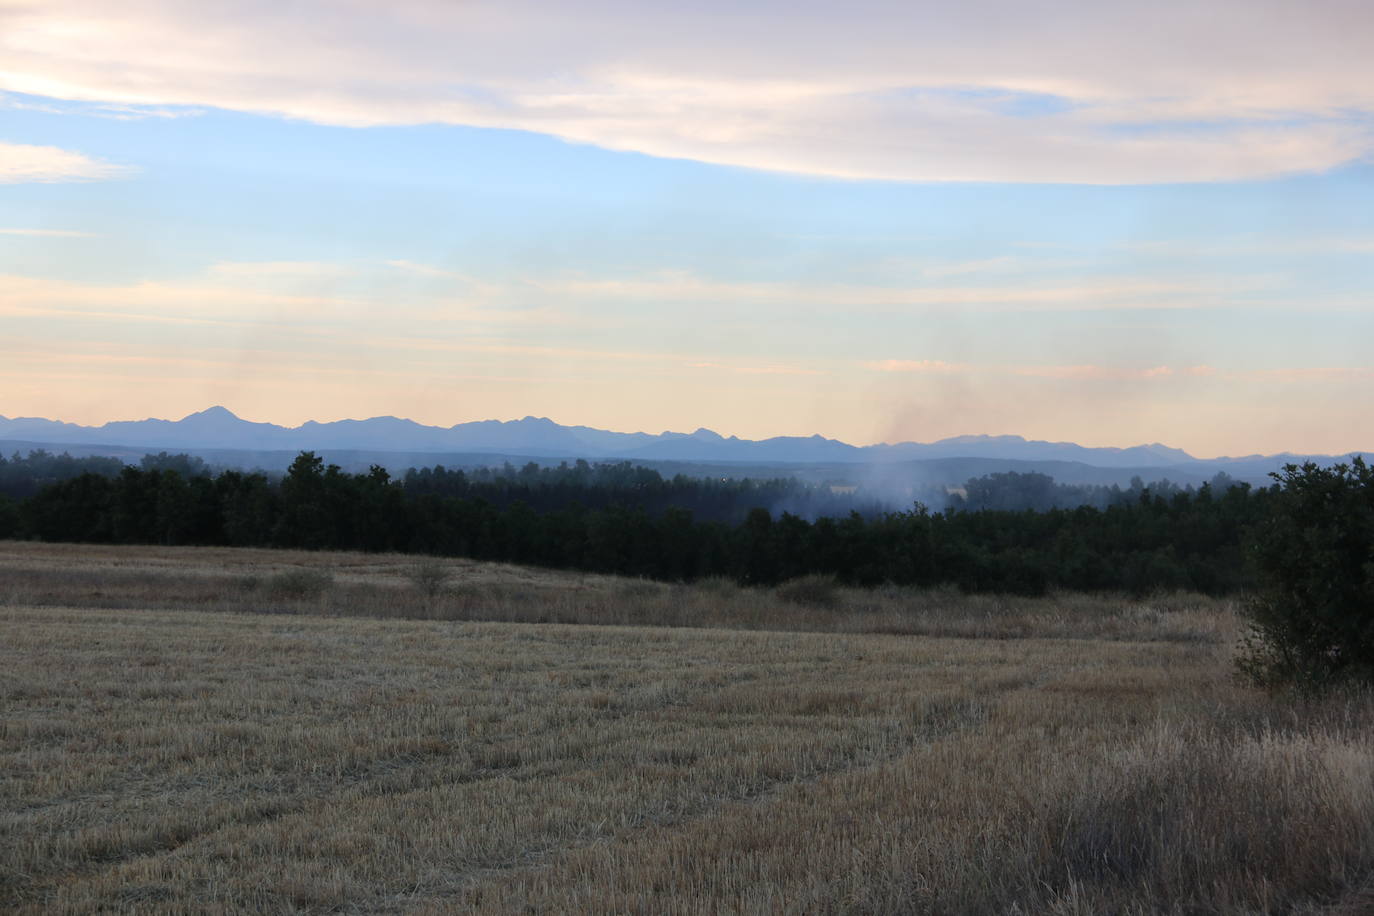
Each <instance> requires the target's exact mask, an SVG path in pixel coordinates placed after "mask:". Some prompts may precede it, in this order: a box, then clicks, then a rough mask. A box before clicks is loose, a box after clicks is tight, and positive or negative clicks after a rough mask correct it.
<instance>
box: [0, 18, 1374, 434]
mask: <svg viewBox="0 0 1374 916" xmlns="http://www.w3.org/2000/svg"><path fill="white" fill-rule="evenodd" d="M1370 34H1374V6H1370V5H1369V4H1367V3H1360V2H1353V0H1322V2H1315V3H1310V4H1302V5H1299V4H1259V5H1256V4H1253V3H1249V2H1243V0H1214V2H1209V3H1208V4H1204V5H1202V6H1199V5H1198V4H1195V3H1187V2H1183V0H1163V2H1155V3H1150V4H1144V3H1117V4H1097V3H1089V2H1086V0H1052V2H1050V3H1048V4H1036V5H1027V4H1022V3H1015V2H1012V0H973V2H970V3H967V4H961V5H958V6H954V7H951V6H949V5H948V4H934V3H926V2H917V3H900V4H899V3H889V2H880V0H863V2H860V3H858V4H857V5H854V4H851V5H848V6H846V7H844V8H843V9H841V8H839V7H827V6H824V5H820V6H816V5H812V6H806V5H803V6H801V7H798V6H797V5H796V4H787V5H784V4H780V3H774V2H772V0H765V2H763V3H759V4H750V5H747V6H743V7H741V6H739V5H736V4H716V3H712V2H708V3H706V4H704V5H697V6H695V7H691V8H688V7H681V6H679V7H662V6H654V5H647V6H646V5H643V4H631V3H626V2H623V0H596V2H593V3H591V4H587V5H582V6H580V7H578V8H577V9H575V10H574V9H572V8H567V7H563V6H559V5H557V4H550V3H547V2H539V0H512V2H508V3H502V4H494V3H490V2H486V0H479V2H473V3H464V4H453V3H449V2H444V0H408V2H406V3H402V4H381V3H375V2H369V0H364V2H360V3H356V4H347V5H342V6H341V5H338V4H327V3H324V2H323V0H307V2H302V3H295V4H267V3H258V2H251V3H247V4H235V5H230V6H224V5H221V4H210V3H204V2H196V0H193V2H176V3H173V2H171V0H134V2H131V3H128V4H122V5H120V6H119V7H117V8H116V7H112V6H110V5H109V4H107V3H102V2H97V0H12V2H9V3H5V4H0V330H3V333H2V334H0V395H3V397H0V414H3V415H5V416H10V417H14V416H43V417H49V418H52V419H59V420H66V421H69V422H80V423H83V424H88V425H98V424H100V423H104V422H108V421H111V420H127V419H142V418H146V417H160V418H165V419H177V418H180V417H181V416H185V415H187V414H190V413H193V412H196V411H199V410H203V409H205V408H206V407H209V406H211V405H216V404H219V405H223V406H226V407H228V408H229V409H231V410H233V411H234V412H235V413H236V414H238V415H240V416H243V417H245V418H246V419H253V420H260V421H267V422H273V423H278V424H280V425H287V426H296V425H299V424H300V423H301V422H304V421H305V420H311V419H313V420H317V421H322V422H323V421H327V420H330V419H341V418H345V417H352V418H366V417H369V416H382V415H391V416H402V417H409V418H412V419H415V420H416V421H417V422H422V423H426V424H428V425H440V426H451V425H454V424H456V423H462V422H468V421H473V420H485V419H512V418H520V417H524V416H547V417H550V418H552V419H554V420H556V421H557V422H559V423H563V424H565V425H585V426H593V427H599V428H603V429H611V430H616V431H624V432H634V431H643V432H651V433H657V432H662V431H664V430H677V431H684V432H687V431H691V430H694V429H696V428H698V427H707V428H711V429H714V430H716V431H718V432H720V433H722V434H724V435H727V436H728V435H738V436H740V437H741V438H747V439H762V438H768V437H771V436H777V435H797V436H809V435H811V434H814V433H819V434H821V435H823V436H826V437H829V438H835V439H840V440H843V441H845V442H850V443H852V444H855V445H867V444H873V443H877V442H897V441H919V442H931V441H935V440H938V439H943V438H949V437H952V436H958V435H977V434H988V435H999V434H1015V435H1021V436H1024V437H1026V438H1027V439H1041V440H1048V441H1072V442H1078V443H1080V444H1083V445H1090V446H1118V447H1127V446H1131V445H1137V444H1142V443H1153V442H1159V443H1163V444H1166V445H1169V446H1173V447H1177V448H1182V449H1185V450H1187V451H1188V452H1190V453H1192V454H1194V455H1196V456H1198V457H1214V456H1220V455H1245V454H1254V453H1277V452H1285V451H1287V452H1298V453H1325V454H1342V453H1348V452H1350V451H1354V450H1374V410H1370V409H1369V408H1370V406H1371V397H1370V393H1369V392H1370V383H1371V382H1374V55H1370V54H1369V53H1368V48H1367V36H1368V35H1370Z"/></svg>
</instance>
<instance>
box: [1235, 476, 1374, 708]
mask: <svg viewBox="0 0 1374 916" xmlns="http://www.w3.org/2000/svg"><path fill="white" fill-rule="evenodd" d="M1274 477H1275V479H1276V480H1278V482H1279V491H1280V492H1279V493H1278V498H1277V499H1275V500H1274V509H1273V514H1272V517H1270V518H1269V519H1267V520H1266V523H1265V524H1263V525H1261V526H1260V528H1259V529H1258V530H1257V531H1256V532H1255V535H1254V546H1253V550H1254V559H1255V562H1256V566H1257V567H1258V572H1259V576H1260V583H1261V584H1260V588H1259V590H1258V591H1257V592H1256V593H1255V594H1254V596H1253V597H1251V598H1250V599H1249V600H1248V601H1247V602H1246V603H1245V605H1244V611H1245V613H1246V616H1248V617H1249V618H1250V624H1251V631H1250V635H1249V637H1248V639H1247V641H1246V651H1245V653H1244V654H1243V655H1242V657H1241V659H1240V661H1239V665H1240V669H1241V671H1242V672H1243V673H1244V674H1245V675H1247V676H1249V677H1250V678H1251V679H1252V680H1254V681H1255V682H1257V683H1260V684H1266V685H1280V684H1294V685H1296V686H1298V687H1300V688H1303V689H1308V690H1310V689H1315V688H1320V687H1324V686H1326V685H1328V684H1330V683H1333V682H1336V681H1341V680H1360V681H1366V682H1374V469H1371V468H1369V467H1367V466H1366V465H1365V463H1364V461H1363V460H1362V459H1360V458H1358V457H1357V458H1355V459H1354V460H1353V461H1352V462H1351V463H1350V464H1348V465H1347V464H1337V465H1335V466H1333V467H1329V468H1323V467H1318V466H1317V465H1316V464H1313V463H1311V462H1308V463H1306V464H1303V465H1302V466H1301V467H1299V466H1296V465H1291V464H1290V465H1288V466H1286V467H1285V468H1284V470H1283V473H1281V474H1275V475H1274Z"/></svg>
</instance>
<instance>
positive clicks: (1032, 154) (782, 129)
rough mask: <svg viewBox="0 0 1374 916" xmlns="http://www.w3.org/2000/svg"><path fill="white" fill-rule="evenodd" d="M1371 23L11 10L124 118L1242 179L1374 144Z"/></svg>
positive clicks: (25, 53)
mask: <svg viewBox="0 0 1374 916" xmlns="http://www.w3.org/2000/svg"><path fill="white" fill-rule="evenodd" d="M989 22H996V23H998V28H996V29H989V28H988V26H987V24H988V23H989ZM1371 31H1374V8H1371V7H1370V6H1369V5H1368V4H1360V3H1350V2H1344V0H1315V2H1313V3H1307V4H1260V5H1256V4H1254V3H1252V2H1248V0H1213V2H1211V3H1209V4H1207V10H1206V15H1203V14H1201V13H1199V12H1198V7H1197V5H1196V3H1194V2H1189V0H1159V2H1157V3H1152V4H1131V3H1118V4H1087V3H1066V4H1059V5H1052V6H1051V7H1050V8H1044V7H1042V6H1031V5H1027V4H1023V3H1017V2H1014V0H970V2H967V3H963V4H960V5H958V6H957V7H950V8H942V9H941V10H940V14H939V15H932V14H931V10H930V7H929V6H928V5H927V4H905V5H902V4H896V5H894V4H891V3H886V2H882V0H858V2H857V5H854V4H851V5H850V6H849V7H846V9H845V11H844V12H843V13H839V12H837V11H836V10H835V8H833V7H829V6H826V5H824V4H822V5H814V6H806V7H797V6H796V5H795V4H784V3H781V2H780V0H765V2H763V3H761V4H752V5H748V6H747V7H728V8H727V7H719V6H710V5H708V6H705V7H696V8H694V7H687V6H677V7H670V8H665V7H663V6H661V5H654V4H649V5H645V4H639V3H631V2H629V0H601V2H597V3H593V4H592V5H591V6H590V7H588V6H578V7H576V8H573V7H566V8H565V7H559V6H557V5H554V6H550V5H549V4H545V3H531V2H524V0H513V2H510V3H503V4H499V5H495V4H493V5H482V4H466V3H465V4H452V3H448V2H444V0H414V2H409V3H406V4H403V5H392V6H370V5H353V6H349V7H346V8H342V9H341V8H340V7H339V6H338V5H337V4H329V3H327V2H325V0H307V2H301V3H293V4H277V5H265V6H251V7H247V8H245V7H242V6H234V7H232V8H230V7H224V8H223V9H215V10H209V9H207V8H206V7H205V6H204V5H196V4H190V5H188V4H185V3H179V2H174V0H149V2H146V3H140V4H137V5H134V6H129V5H120V6H117V7H113V6H111V5H110V4H108V3H104V2H100V0H62V2H39V0H20V2H17V3H16V2H12V3H9V4H6V6H5V7H4V8H3V10H0V59H4V60H5V62H6V66H5V70H4V72H3V73H0V88H5V89H9V90H11V91H14V92H22V93H29V94H33V95H38V96H46V97H50V98H61V99H69V100H85V101H88V102H95V103H99V104H101V105H103V106H106V110H107V111H109V112H110V113H112V114H114V115H115V116H120V114H121V110H127V113H128V115H129V116H149V113H150V112H175V111H178V110H179V109H180V107H182V106H191V107H196V106H213V107H219V108H226V109H232V110H240V111H254V112H274V113H277V114H280V115H285V116H289V117H297V118H304V119H308V120H311V121H315V122H321V123H329V124H340V125H351V126H367V125H377V124H418V123H447V124H465V125H473V126H479V127H500V128H515V129H521V130H530V131H538V132H542V133H546V134H552V135H555V136H559V137H563V138H565V139H569V140H573V141H577V142H584V143H593V144H597V145H600V146H603V147H607V148H611V149H621V150H634V151H638V152H644V153H649V154H653V155H659V156H671V157H678V158H691V159H698V160H702V161H707V162H716V163H724V164H729V165H739V166H747V167H751V168H763V169H771V170H779V171H787V172H801V173H808V174H816V175H828V176H835V177H841V178H876V179H898V180H915V181H1041V182H1079V183H1082V182H1089V183H1107V184H1119V183H1141V182H1159V181H1170V182H1173V181H1217V180H1234V179H1247V178H1260V177H1266V176H1274V175H1282V174H1288V173H1292V172H1301V171H1319V170H1324V169H1329V168H1331V167H1333V166H1337V165H1340V164H1342V163H1346V162H1351V161H1353V160H1357V159H1360V158H1362V157H1365V156H1368V155H1369V154H1370V152H1371V150H1374V131H1371V128H1370V121H1369V118H1370V114H1371V112H1374V61H1372V60H1371V55H1369V53H1368V48H1367V42H1366V41H1364V40H1362V39H1363V37H1364V36H1367V35H1369V34H1370V33H1371ZM301 36H310V38H309V39H303V38H302V37H301ZM1272 48H1283V49H1286V53H1283V54H1275V53H1270V52H1268V51H1262V50H1260V49H1272ZM706 59H709V60H710V61H711V74H710V76H709V77H708V76H704V75H703V72H702V68H701V61H702V60H706ZM360 73H361V74H368V75H369V77H370V78H368V79H359V78H358V74H360ZM121 106H122V107H123V108H122V109H121Z"/></svg>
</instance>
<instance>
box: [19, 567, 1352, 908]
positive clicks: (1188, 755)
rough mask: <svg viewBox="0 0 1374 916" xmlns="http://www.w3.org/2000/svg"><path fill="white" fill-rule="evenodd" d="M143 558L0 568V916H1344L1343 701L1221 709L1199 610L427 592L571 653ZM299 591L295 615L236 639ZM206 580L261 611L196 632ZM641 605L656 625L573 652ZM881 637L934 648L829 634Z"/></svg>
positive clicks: (1347, 859)
mask: <svg viewBox="0 0 1374 916" xmlns="http://www.w3.org/2000/svg"><path fill="white" fill-rule="evenodd" d="M26 551H29V552H27V553H26ZM146 561H147V562H146V565H145V566H140V565H139V564H138V557H137V555H136V554H133V553H123V552H118V551H116V552H102V551H101V550H89V551H85V552H83V551H82V550H80V549H78V548H72V549H70V551H69V552H62V551H55V552H44V551H43V550H39V549H37V548H31V547H29V545H23V546H22V547H21V548H19V549H16V550H12V551H11V550H8V549H5V550H3V551H0V708H2V709H3V710H4V715H3V716H2V717H0V909H6V910H13V911H17V912H21V913H24V912H33V913H37V912H45V913H46V912H56V913H91V912H169V913H170V912H245V911H252V912H283V913H285V912H309V913H323V912H403V911H404V912H428V913H440V912H478V913H487V912H490V913H510V912H596V913H602V912H604V913H613V912H614V913H621V912H639V913H650V912H652V913H659V912H668V913H757V912H797V913H802V912H805V913H812V912H819V913H932V914H945V913H951V914H960V913H968V914H974V913H979V914H981V913H1022V914H1024V913H1061V914H1089V913H1093V914H1096V913H1142V914H1143V913H1178V914H1184V913H1274V914H1278V913H1359V912H1368V911H1369V909H1370V905H1371V903H1374V885H1371V883H1370V879H1371V876H1374V701H1372V700H1371V697H1370V696H1369V695H1366V694H1360V693H1347V694H1343V695H1339V696H1333V697H1328V698H1326V699H1324V700H1321V701H1311V700H1299V699H1290V698H1283V697H1270V696H1267V695H1264V694H1259V693H1256V692H1254V691H1251V690H1248V689H1245V688H1243V687H1242V686H1240V685H1239V684H1237V683H1236V682H1234V681H1233V680H1232V679H1231V678H1230V676H1229V659H1230V654H1231V651H1232V643H1233V639H1234V634H1235V623H1234V620H1232V619H1231V618H1230V617H1229V616H1228V611H1227V609H1226V608H1225V607H1224V606H1219V605H1212V604H1208V603H1205V602H1198V601H1197V600H1196V599H1191V598H1172V599H1164V600H1162V601H1159V602H1145V603H1141V604H1136V605H1130V604H1129V603H1127V602H1124V601H1119V600H1116V599H1112V600H1107V601H1103V600H1100V599H1091V598H1087V597H1082V596H1055V597H1052V598H1050V599H1046V600H1045V601H1043V602H1031V603H1029V604H1020V603H1018V602H1000V601H998V600H996V599H990V598H987V599H982V598H980V599H964V598H961V597H959V596H949V595H944V594H939V593H936V594H905V593H892V594H881V593H880V594H874V595H871V596H870V595H865V594H862V593H854V592H848V591H846V590H840V603H839V604H838V605H837V606H836V607H834V608H818V609H815V612H816V613H817V614H818V615H819V614H821V613H822V612H824V613H829V614H832V615H835V616H834V618H833V619H832V622H831V623H829V624H824V623H823V622H822V621H823V620H824V619H826V618H823V617H821V616H817V617H815V618H810V617H806V616H805V615H806V614H809V613H811V612H812V609H810V608H808V606H807V605H805V604H798V603H797V602H795V601H790V600H787V599H785V598H779V597H778V596H776V595H771V594H763V593H747V592H740V591H739V590H737V589H734V588H733V587H732V586H725V585H722V584H720V583H714V584H707V585H706V586H705V587H703V588H701V589H700V590H699V594H697V595H696V596H694V597H692V596H689V597H687V598H684V597H683V596H682V595H681V594H679V593H678V592H679V590H677V589H674V588H670V587H666V586H658V585H652V584H645V583H626V582H618V581H615V580H595V579H582V578H580V577H573V578H571V579H558V578H557V577H554V576H553V575H552V574H547V573H542V572H535V571H521V570H511V569H499V570H498V569H493V568H486V567H477V568H473V569H466V568H462V567H460V568H457V569H455V570H453V576H454V579H455V581H456V582H457V583H458V584H459V585H460V586H463V585H466V586H468V587H473V588H483V589H485V588H492V589H498V590H499V589H509V590H512V591H514V590H517V589H519V590H521V591H522V592H523V593H525V595H524V597H522V598H519V599H517V598H514V597H509V598H507V599H505V600H506V601H508V606H506V605H502V604H500V603H496V604H495V605H494V606H495V607H496V608H497V610H500V611H502V612H504V613H509V614H512V615H514V614H517V613H533V612H534V609H535V608H538V607H543V608H544V609H545V610H544V613H551V612H550V611H549V610H548V608H550V607H552V608H555V609H556V608H559V607H563V608H565V612H567V613H572V611H571V610H566V609H572V608H580V609H581V610H578V611H577V613H579V614H583V615H585V617H584V618H580V619H585V620H587V621H588V622H586V623H581V624H580V625H577V626H571V625H566V624H561V623H550V624H547V625H544V626H528V625H513V624H511V623H506V622H477V621H467V620H454V619H429V620H426V619H417V620H410V619H401V618H402V617H403V616H408V615H410V614H411V612H412V611H415V613H416V614H417V615H418V614H422V613H424V612H425V611H424V605H425V600H426V596H425V595H424V594H423V591H424V590H423V589H421V588H419V587H418V586H417V585H415V584H414V583H413V582H411V581H409V580H407V578H406V575H407V568H409V567H408V564H412V563H413V561H410V560H408V559H406V558H376V557H373V558H367V557H358V558H352V557H349V556H346V555H332V556H325V555H318V556H312V555H300V556H295V555H278V554H270V553H254V554H251V555H250V554H244V553H232V552H231V553H229V554H225V555H220V554H209V555H207V554H204V553H202V554H199V555H197V554H196V553H195V552H185V553H179V552H165V553H164V552H150V554H149V556H148V557H147V558H146ZM197 563H200V564H201V565H200V566H197V565H196V564H197ZM45 564H46V565H45ZM62 569H66V570H68V571H70V572H72V573H75V574H76V576H75V578H74V579H73V580H72V581H71V583H69V584H67V585H62V584H61V583H60V582H58V581H57V579H56V578H55V577H56V575H57V574H58V573H59V572H60V571H61V570H62ZM299 569H303V570H314V571H316V573H318V574H319V575H321V576H323V577H324V578H325V579H327V583H326V584H324V585H322V586H320V587H319V588H318V589H313V590H312V589H306V592H307V593H306V594H304V595H297V596H295V597H291V598H289V599H285V600H286V601H287V602H288V603H287V604H284V605H281V606H275V605H272V604H271V603H270V601H278V600H282V599H280V598H271V599H270V601H269V599H268V598H266V597H264V596H265V595H267V593H268V586H267V584H266V583H270V582H271V581H273V579H274V577H276V576H279V575H282V574H290V573H292V571H293V570H299ZM321 571H323V572H321ZM83 576H84V577H85V578H83ZM479 577H487V578H486V579H485V580H483V579H480V578H479ZM238 578H253V579H256V580H257V582H258V584H257V585H255V586H254V587H253V588H252V589H249V590H248V593H249V596H250V597H247V598H242V599H241V598H240V597H239V596H238V595H230V596H229V597H228V598H226V597H225V596H224V592H223V586H224V584H225V580H233V579H238ZM198 582H199V583H200V585H197V583H198ZM317 584H318V580H317ZM159 588H165V589H166V591H165V592H158V591H157V590H158V589H159ZM198 588H202V590H200V591H197V589H198ZM139 589H144V590H145V591H146V592H147V594H146V595H145V597H146V598H147V600H148V602H149V603H148V604H144V605H137V604H135V603H134V602H135V601H136V600H138V595H139V591H138V590H139ZM577 589H580V590H581V591H582V592H591V593H594V594H597V595H602V596H603V597H598V598H595V599H593V598H591V597H589V596H588V595H585V594H583V595H580V596H578V597H576V598H572V597H568V596H560V594H559V593H560V592H561V591H563V590H577ZM355 590H356V591H355ZM95 592H98V593H99V594H93V593H95ZM546 592H547V593H546ZM197 595H200V596H203V598H202V599H201V600H192V599H194V598H195V597H196V596H197ZM674 595H676V597H672V596H674ZM33 596H36V597H38V598H41V599H43V600H41V601H37V602H28V601H21V600H20V599H24V598H26V597H33ZM368 596H370V597H368ZM406 596H410V597H409V598H407V597H406ZM665 596H668V597H665ZM363 597H368V601H377V602H378V603H377V604H376V605H375V607H374V606H373V605H368V604H366V603H365V602H363V601H362V598H363ZM384 598H389V599H391V600H394V601H396V602H397V604H396V606H395V608H396V609H395V610H394V611H393V612H392V613H391V616H383V612H382V611H380V610H377V608H381V607H383V606H384V605H383V603H382V599H384ZM444 600H446V601H451V600H453V599H452V596H446V597H445V598H444ZM1095 600H1096V601H1097V603H1096V605H1094V601H1095ZM406 601H411V602H412V604H406V603H404V602H406ZM672 601H677V602H679V603H680V605H681V606H685V607H688V608H700V610H699V611H695V612H693V613H696V614H697V615H698V616H695V617H692V616H684V618H683V619H684V620H686V621H688V622H689V624H690V625H689V626H682V627H677V628H665V627H653V626H604V625H595V624H592V623H590V621H591V620H593V619H595V617H594V615H595V614H615V613H621V614H624V615H626V616H627V617H630V618H633V619H641V618H638V617H637V616H636V615H638V614H644V613H648V611H647V610H643V611H633V610H631V611H626V610H620V611H617V610H616V608H617V607H618V606H619V605H624V604H633V603H643V604H644V606H645V607H646V608H648V609H651V610H659V609H662V608H663V607H671V606H673V605H672V604H671V602H672ZM689 601H690V602H694V603H688V602H689ZM63 602H65V604H64V603H63ZM101 602H108V603H109V604H110V605H112V606H108V607H103V606H100V603H101ZM216 602H231V605H230V606H228V607H225V608H223V609H221V610H214V609H213V608H216V607H220V605H218V604H217V603H216ZM255 602H257V603H258V604H259V607H257V608H256V611H261V610H270V611H272V613H258V612H256V611H255V608H254V606H253V605H254V603H255ZM355 602H356V603H355ZM560 602H567V603H566V604H560ZM655 602H663V604H662V605H658V604H656V603H655ZM713 602H714V603H719V604H723V605H724V606H725V607H726V610H716V611H711V610H710V606H711V604H712V603H713ZM773 602H776V604H774V603H773ZM864 602H872V606H871V607H869V606H867V605H865V603H864ZM447 607H448V610H445V609H444V608H436V609H435V612H436V613H438V614H451V613H452V606H451V605H449V606H447ZM1094 607H1096V608H1097V611H1098V614H1099V616H1101V617H1102V618H1104V620H1106V621H1112V622H1102V621H1096V622H1094V620H1093V619H1092V609H1093V608H1094ZM206 608H211V609H210V610H206ZM350 608H351V609H352V611H350V610H349V609H350ZM955 608H957V612H956V611H955V610H951V609H955ZM522 609H524V610H522ZM684 613H685V612H684ZM711 613H714V614H717V615H719V617H720V619H723V620H728V621H731V622H732V625H733V626H735V627H736V629H734V630H731V631H722V630H718V629H707V628H705V626H704V622H705V621H706V620H707V619H709V618H708V617H707V616H706V615H708V614H711ZM350 614H351V616H350ZM783 614H792V615H796V614H802V615H803V616H802V618H801V619H802V620H803V621H804V622H806V623H807V624H808V625H814V626H816V627H820V626H823V625H828V626H830V627H831V631H830V632H786V631H783V630H782V629H780V628H777V627H775V626H773V624H774V622H775V621H776V620H777V619H785V620H787V621H791V622H794V623H795V621H796V620H797V618H796V617H786V618H780V617H775V616H773V615H783ZM894 614H896V615H899V617H898V618H897V619H899V620H900V621H902V622H903V625H904V626H907V627H909V628H911V629H916V628H917V627H926V628H928V629H931V630H935V629H937V628H940V629H941V631H942V633H943V634H944V635H940V636H931V635H919V634H918V635H912V634H911V633H909V632H897V633H888V632H877V633H860V632H843V631H838V632H837V631H836V630H838V628H839V627H841V626H846V627H857V626H858V625H859V624H856V623H855V622H854V621H856V620H858V621H864V622H865V623H864V625H866V626H873V627H874V628H880V626H881V627H887V626H889V625H890V624H891V622H892V618H891V616H890V615H894ZM331 615H333V616H331ZM338 615H344V616H338ZM372 615H377V616H372ZM750 615H754V616H752V617H751V616H750ZM865 615H867V616H865ZM1180 618H1181V619H1183V620H1191V621H1192V622H1191V623H1189V624H1188V626H1187V628H1186V630H1185V629H1184V628H1182V627H1181V625H1180V624H1179V623H1178V622H1177V621H1178V619H1180ZM834 619H837V620H841V621H848V622H846V623H842V624H837V623H834V622H833V620H834ZM1207 620H1210V621H1211V622H1210V623H1206V624H1205V625H1204V624H1203V621H1207ZM875 621H882V623H881V625H879V624H878V623H875ZM678 622H681V621H678ZM751 628H753V629H751ZM1008 636H1014V637H1017V638H988V637H1008Z"/></svg>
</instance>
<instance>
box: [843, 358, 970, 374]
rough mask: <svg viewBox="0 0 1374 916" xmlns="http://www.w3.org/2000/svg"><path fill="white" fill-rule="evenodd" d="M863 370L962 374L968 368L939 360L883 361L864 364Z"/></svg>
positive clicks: (963, 364) (961, 364)
mask: <svg viewBox="0 0 1374 916" xmlns="http://www.w3.org/2000/svg"><path fill="white" fill-rule="evenodd" d="M864 368H866V369H872V370H873V371H875V372H917V373H922V374H926V373H938V374H946V373H950V372H963V371H965V370H967V369H968V368H969V366H968V365H967V364H966V363H947V362H945V361H944V360H939V359H883V360H876V361H874V362H867V363H864Z"/></svg>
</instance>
